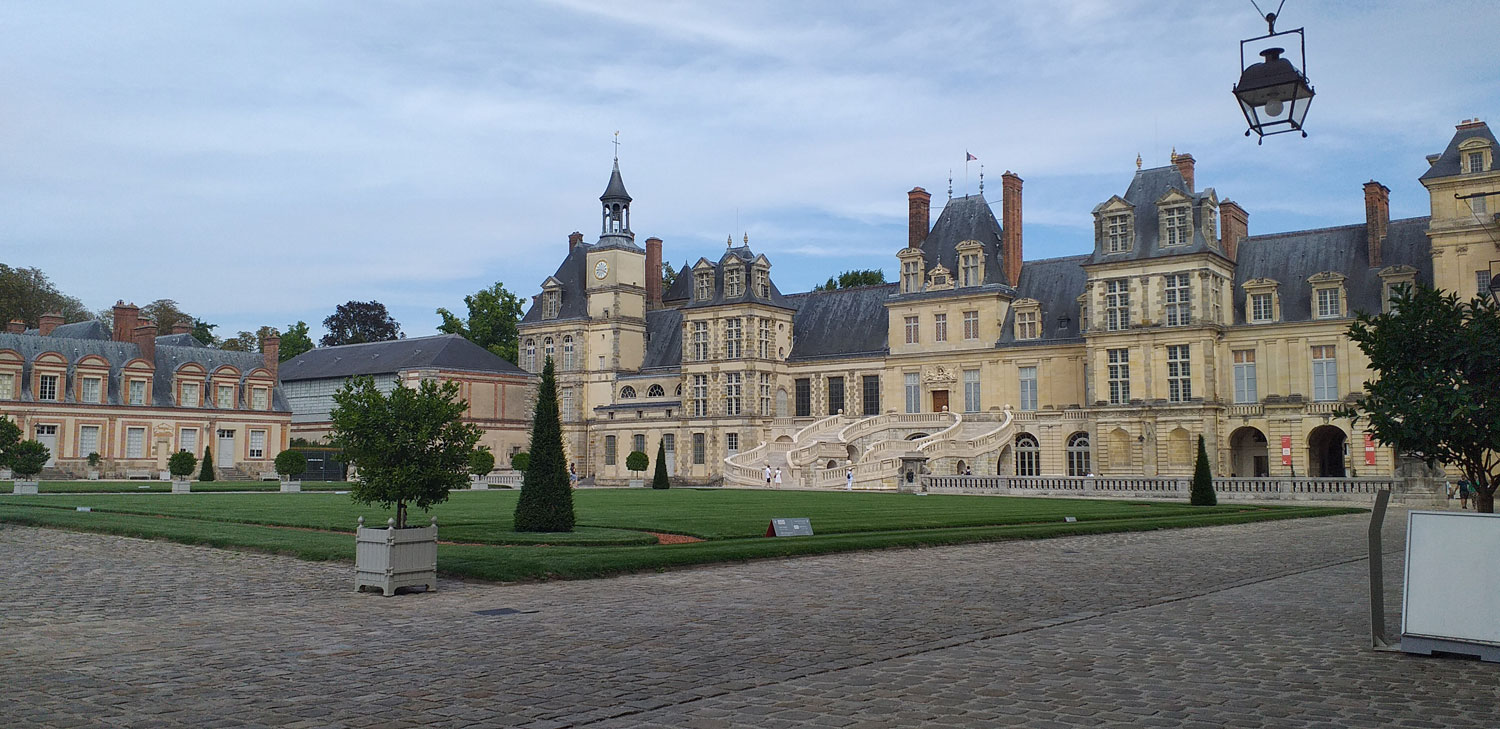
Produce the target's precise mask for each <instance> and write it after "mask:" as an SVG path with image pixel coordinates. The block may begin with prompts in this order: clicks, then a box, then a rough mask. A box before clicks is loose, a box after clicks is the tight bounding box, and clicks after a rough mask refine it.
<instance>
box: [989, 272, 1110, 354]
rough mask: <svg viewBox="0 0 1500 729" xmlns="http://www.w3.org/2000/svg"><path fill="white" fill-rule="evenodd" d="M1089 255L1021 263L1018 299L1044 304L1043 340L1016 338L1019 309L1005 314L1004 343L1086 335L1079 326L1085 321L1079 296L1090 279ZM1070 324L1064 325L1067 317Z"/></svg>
mask: <svg viewBox="0 0 1500 729" xmlns="http://www.w3.org/2000/svg"><path fill="white" fill-rule="evenodd" d="M1088 262H1089V257H1088V256H1066V257H1063V258H1044V259H1041V260H1038V261H1027V262H1026V263H1025V265H1023V266H1021V281H1020V282H1019V285H1018V286H1017V287H1016V299H1017V300H1020V299H1036V300H1037V301H1039V302H1041V304H1042V321H1041V325H1042V331H1041V335H1042V336H1041V339H1027V340H1021V341H1017V340H1016V338H1015V334H1016V328H1015V319H1016V314H1015V309H1014V308H1012V309H1010V310H1009V312H1008V313H1007V314H1006V315H1005V321H1004V323H1003V327H1002V328H1001V331H1000V342H999V343H1000V344H1001V345H1007V344H1022V345H1030V344H1036V343H1040V342H1048V343H1055V342H1056V341H1057V340H1060V339H1077V338H1078V337H1080V336H1082V335H1081V334H1080V333H1079V331H1078V328H1079V326H1081V325H1082V324H1083V322H1082V321H1080V317H1079V315H1078V297H1079V296H1082V295H1083V284H1084V282H1085V281H1086V280H1087V278H1088V277H1087V275H1086V274H1085V273H1084V270H1083V264H1085V263H1088ZM1065 316H1066V317H1067V319H1068V323H1067V325H1066V326H1064V325H1063V323H1062V319H1063V317H1065Z"/></svg>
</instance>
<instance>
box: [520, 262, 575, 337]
mask: <svg viewBox="0 0 1500 729" xmlns="http://www.w3.org/2000/svg"><path fill="white" fill-rule="evenodd" d="M588 257H589V247H588V246H587V245H576V246H573V247H572V248H571V249H570V250H569V251H568V255H567V257H565V258H563V262H562V264H560V265H559V266H558V267H557V272H556V273H554V274H552V277H553V278H555V279H557V280H558V281H559V282H560V283H561V284H562V305H561V307H560V308H559V309H558V311H557V318H556V319H548V320H547V321H563V320H567V319H586V318H588V312H589V309H588V304H589V300H588V295H587V294H585V293H584V282H585V281H587V280H588V279H587V278H585V276H586V275H587V273H588V272H587V271H585V270H584V268H586V267H587V266H588ZM540 303H541V300H540V299H538V300H537V303H534V304H532V306H531V307H529V308H527V309H526V315H525V316H523V317H521V323H522V324H531V323H534V322H540V321H542V307H541V306H540Z"/></svg>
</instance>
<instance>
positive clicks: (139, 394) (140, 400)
mask: <svg viewBox="0 0 1500 729" xmlns="http://www.w3.org/2000/svg"><path fill="white" fill-rule="evenodd" d="M129 387H130V404H131V405H145V404H146V381H145V380H131V381H130V385H129ZM225 388H228V390H229V398H228V404H227V405H226V404H225V402H224V401H225V398H224V390H225ZM219 407H221V408H232V407H234V386H233V385H220V386H219Z"/></svg>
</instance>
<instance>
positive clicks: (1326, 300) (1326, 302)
mask: <svg viewBox="0 0 1500 729" xmlns="http://www.w3.org/2000/svg"><path fill="white" fill-rule="evenodd" d="M1341 313H1342V312H1341V311H1340V310H1339V290H1338V289H1334V288H1328V289H1318V318H1319V319H1327V318H1332V317H1336V316H1339V315H1340V314H1341Z"/></svg>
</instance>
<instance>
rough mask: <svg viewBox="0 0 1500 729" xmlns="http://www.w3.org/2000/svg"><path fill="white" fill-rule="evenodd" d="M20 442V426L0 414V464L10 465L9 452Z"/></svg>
mask: <svg viewBox="0 0 1500 729" xmlns="http://www.w3.org/2000/svg"><path fill="white" fill-rule="evenodd" d="M20 442H21V426H19V425H16V423H15V421H13V420H11V419H10V418H8V417H6V416H4V415H0V466H6V465H10V456H11V452H12V451H13V450H14V449H15V447H16V444H18V443H20Z"/></svg>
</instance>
